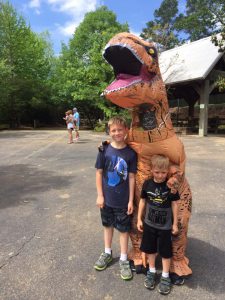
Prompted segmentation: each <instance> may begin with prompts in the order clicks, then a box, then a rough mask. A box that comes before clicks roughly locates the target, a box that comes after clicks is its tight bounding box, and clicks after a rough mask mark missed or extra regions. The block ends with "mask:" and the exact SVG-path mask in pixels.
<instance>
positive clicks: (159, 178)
mask: <svg viewBox="0 0 225 300" xmlns="http://www.w3.org/2000/svg"><path fill="white" fill-rule="evenodd" d="M167 174H168V169H160V168H157V167H154V168H153V169H152V175H153V179H154V181H155V182H157V183H161V182H164V181H165V180H166V177H167Z"/></svg>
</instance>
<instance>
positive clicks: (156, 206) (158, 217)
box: [141, 179, 180, 230]
mask: <svg viewBox="0 0 225 300" xmlns="http://www.w3.org/2000/svg"><path fill="white" fill-rule="evenodd" d="M141 198H143V199H145V200H146V214H145V220H144V222H145V223H146V224H147V225H149V226H151V227H154V228H157V229H163V230H169V229H171V227H172V209H171V201H177V200H179V199H180V196H179V194H178V192H177V193H176V194H172V193H171V191H170V189H169V188H168V186H167V184H166V181H164V182H162V183H157V182H155V181H154V180H153V179H149V180H146V181H145V182H144V184H143V187H142V191H141Z"/></svg>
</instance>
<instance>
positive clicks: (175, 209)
mask: <svg viewBox="0 0 225 300" xmlns="http://www.w3.org/2000/svg"><path fill="white" fill-rule="evenodd" d="M171 206H172V213H173V225H172V234H175V235H176V234H178V203H177V201H172V204H171Z"/></svg>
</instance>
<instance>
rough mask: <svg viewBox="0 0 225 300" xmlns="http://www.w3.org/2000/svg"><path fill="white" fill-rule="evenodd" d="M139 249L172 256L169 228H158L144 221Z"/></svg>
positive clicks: (166, 256) (148, 252)
mask: <svg viewBox="0 0 225 300" xmlns="http://www.w3.org/2000/svg"><path fill="white" fill-rule="evenodd" d="M140 250H141V251H142V252H145V253H147V254H153V253H157V252H158V253H159V254H160V256H161V257H163V258H171V257H172V235H171V230H160V229H156V228H153V227H150V226H148V225H146V224H145V223H144V232H143V237H142V241H141V247H140Z"/></svg>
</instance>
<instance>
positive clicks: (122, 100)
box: [103, 32, 169, 130]
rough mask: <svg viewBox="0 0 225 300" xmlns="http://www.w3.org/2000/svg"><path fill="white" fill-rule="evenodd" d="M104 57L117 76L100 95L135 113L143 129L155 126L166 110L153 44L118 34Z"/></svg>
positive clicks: (163, 89) (159, 122)
mask: <svg viewBox="0 0 225 300" xmlns="http://www.w3.org/2000/svg"><path fill="white" fill-rule="evenodd" d="M103 56H104V58H105V59H106V61H107V62H108V63H109V64H110V65H111V66H112V67H113V70H114V73H115V77H116V78H115V80H114V81H113V82H112V83H111V84H110V85H109V86H108V87H107V88H106V89H105V91H104V92H103V94H104V96H105V98H106V99H108V100H110V101H111V102H113V103H115V104H116V105H118V106H120V107H123V108H134V110H136V111H138V113H139V117H140V118H139V121H142V122H141V123H142V124H141V126H142V127H143V128H144V129H147V130H151V129H154V128H156V127H158V126H159V124H161V122H163V121H164V120H165V118H166V116H167V114H168V110H169V108H168V101H167V97H166V90H165V86H164V83H163V81H162V78H161V74H160V70H159V63H158V54H157V50H156V48H155V46H154V44H153V43H148V42H146V41H144V40H142V39H140V38H138V37H136V36H135V35H133V34H130V33H126V32H124V33H119V34H117V35H115V36H114V37H113V38H112V39H111V40H110V41H109V42H108V44H107V45H106V47H105V50H104V53H103ZM139 126H140V124H139V125H138V126H137V127H139Z"/></svg>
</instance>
